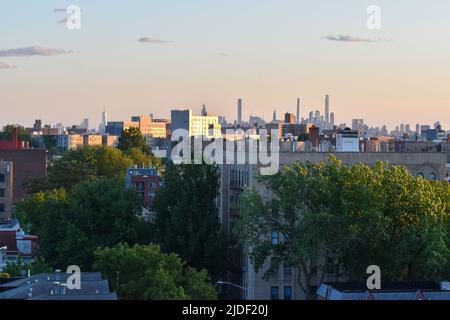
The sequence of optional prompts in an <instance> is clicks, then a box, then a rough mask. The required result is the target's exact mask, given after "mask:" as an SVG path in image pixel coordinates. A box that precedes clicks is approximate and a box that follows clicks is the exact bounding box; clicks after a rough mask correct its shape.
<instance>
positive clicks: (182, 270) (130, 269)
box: [94, 244, 217, 300]
mask: <svg viewBox="0 0 450 320" xmlns="http://www.w3.org/2000/svg"><path fill="white" fill-rule="evenodd" d="M94 255H95V263H94V268H95V270H98V271H100V272H101V273H102V274H103V275H105V276H106V277H107V278H108V279H109V282H110V286H111V288H112V289H113V290H117V292H118V295H119V297H120V298H122V299H134V300H142V299H146V300H148V299H153V300H185V299H195V300H198V299H216V298H217V294H216V291H215V289H214V286H213V285H212V284H211V283H210V281H209V278H208V276H207V272H206V271H205V270H203V271H201V272H197V271H196V270H195V269H193V268H188V267H186V266H185V265H184V263H183V262H182V260H181V259H180V258H179V257H178V256H177V255H175V254H166V253H162V252H161V251H160V248H159V246H157V245H147V246H139V245H135V246H133V247H130V246H128V245H125V244H119V245H117V246H115V247H112V248H101V249H97V250H96V251H95V254H94Z"/></svg>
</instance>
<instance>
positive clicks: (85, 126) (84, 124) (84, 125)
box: [80, 119, 89, 130]
mask: <svg viewBox="0 0 450 320" xmlns="http://www.w3.org/2000/svg"><path fill="white" fill-rule="evenodd" d="M80 128H81V129H87V130H89V119H83V122H81V124H80Z"/></svg>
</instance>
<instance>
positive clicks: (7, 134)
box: [0, 124, 31, 142]
mask: <svg viewBox="0 0 450 320" xmlns="http://www.w3.org/2000/svg"><path fill="white" fill-rule="evenodd" d="M14 128H18V138H19V140H22V141H28V142H31V137H30V134H29V133H28V131H27V130H26V129H25V128H24V127H22V126H20V125H18V124H7V125H6V126H4V127H3V131H2V132H0V140H11V138H12V131H13V129H14Z"/></svg>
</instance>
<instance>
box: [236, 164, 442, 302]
mask: <svg viewBox="0 0 450 320" xmlns="http://www.w3.org/2000/svg"><path fill="white" fill-rule="evenodd" d="M260 182H261V183H262V185H263V186H264V187H265V188H266V189H268V191H270V194H271V197H270V198H269V199H263V198H262V197H261V196H260V194H259V193H257V192H256V191H255V190H247V191H246V192H245V193H244V195H243V196H242V197H241V208H240V209H241V218H240V220H239V223H238V225H237V228H236V231H237V232H238V233H239V234H240V235H241V237H242V238H243V239H245V240H247V241H248V243H249V245H250V247H251V248H252V252H251V257H252V259H253V260H254V263H255V266H256V267H257V268H258V269H260V268H262V267H263V265H264V262H265V261H266V260H267V258H268V257H273V258H274V259H273V260H272V261H273V262H275V263H273V264H272V266H271V267H270V268H269V269H268V270H266V277H270V276H271V275H272V274H273V273H274V272H275V271H276V270H277V269H278V268H279V267H281V266H282V265H284V266H292V267H295V268H296V269H298V270H299V278H298V283H299V285H300V286H301V288H302V289H303V291H304V292H305V294H306V296H307V297H311V296H312V294H313V292H311V286H312V279H313V276H314V275H315V273H316V272H317V273H318V276H319V279H322V280H323V279H324V277H325V275H326V274H327V271H328V270H329V269H330V268H333V269H334V272H335V273H336V274H335V276H336V277H339V276H340V273H339V271H342V270H345V274H346V275H347V276H349V277H350V279H354V280H362V279H364V278H365V277H367V275H366V268H367V267H368V266H369V265H373V264H376V265H379V266H380V267H381V270H382V274H383V279H385V280H391V281H396V280H434V279H440V278H441V277H443V276H447V277H448V276H450V274H449V273H448V266H449V253H450V251H449V250H450V246H449V240H448V234H449V233H448V232H449V230H450V229H449V216H450V215H449V200H448V199H449V185H448V183H446V182H443V183H438V182H431V181H427V180H423V179H422V178H418V179H417V178H414V177H413V176H411V175H410V174H409V172H408V171H407V169H406V168H404V167H400V166H391V167H390V166H389V165H388V164H386V163H381V162H379V163H377V164H376V165H375V166H374V167H369V166H366V165H362V164H358V165H354V166H351V167H346V166H343V165H342V163H341V162H340V161H337V160H336V159H335V158H334V157H331V158H330V160H329V161H328V162H326V163H323V162H322V163H317V164H312V163H306V164H302V163H300V162H295V163H294V164H293V165H292V166H286V167H284V168H283V169H282V170H281V171H280V172H279V173H278V174H276V175H274V176H262V177H260ZM272 231H277V232H279V233H280V239H281V241H280V242H279V243H273V242H272V241H271V239H270V235H271V232H272ZM446 267H447V271H446ZM446 272H447V273H446Z"/></svg>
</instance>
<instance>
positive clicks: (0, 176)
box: [0, 173, 5, 182]
mask: <svg viewBox="0 0 450 320" xmlns="http://www.w3.org/2000/svg"><path fill="white" fill-rule="evenodd" d="M0 182H5V174H4V173H0Z"/></svg>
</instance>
